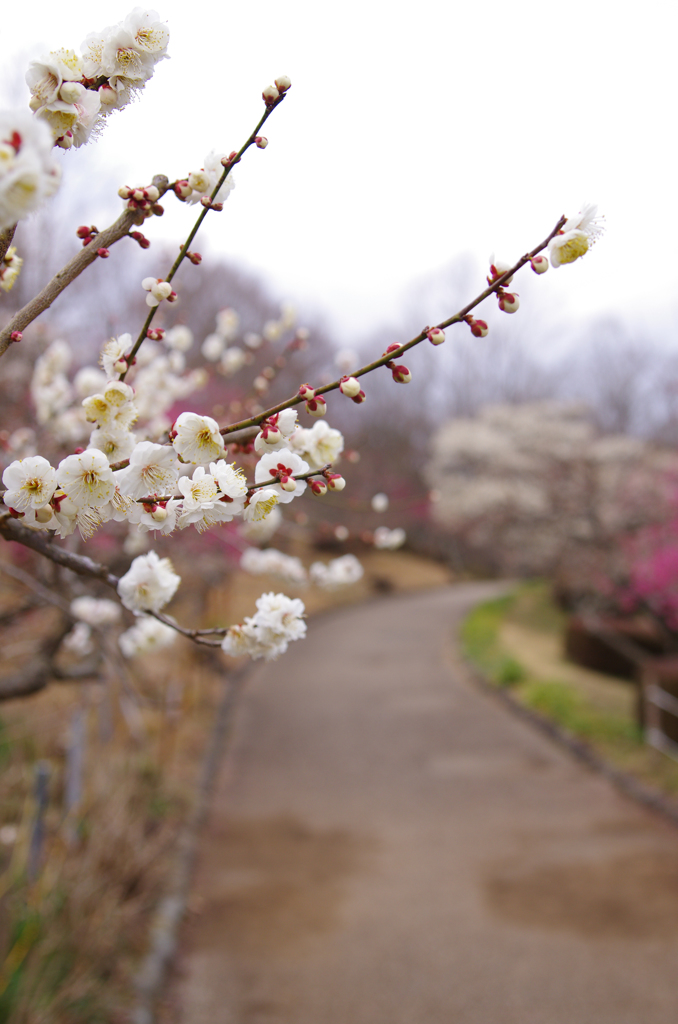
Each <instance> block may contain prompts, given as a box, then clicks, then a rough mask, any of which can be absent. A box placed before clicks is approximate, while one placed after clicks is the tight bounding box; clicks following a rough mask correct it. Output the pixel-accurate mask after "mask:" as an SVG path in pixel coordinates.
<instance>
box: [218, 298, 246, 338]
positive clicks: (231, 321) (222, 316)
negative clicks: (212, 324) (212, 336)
mask: <svg viewBox="0 0 678 1024" xmlns="http://www.w3.org/2000/svg"><path fill="white" fill-rule="evenodd" d="M239 327H240V317H239V316H238V314H237V313H236V311H235V310H234V309H231V307H230V306H227V307H226V308H225V309H220V310H219V312H218V313H217V332H218V333H219V334H220V335H221V337H222V338H223V339H224V341H233V339H234V338H235V337H236V336H237V334H238V328H239Z"/></svg>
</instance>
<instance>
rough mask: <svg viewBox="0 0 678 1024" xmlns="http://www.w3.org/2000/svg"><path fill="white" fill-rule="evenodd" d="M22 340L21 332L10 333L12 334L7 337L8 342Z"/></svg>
mask: <svg viewBox="0 0 678 1024" xmlns="http://www.w3.org/2000/svg"><path fill="white" fill-rule="evenodd" d="M22 338H23V334H22V333H21V331H12V333H11V334H10V336H9V340H10V341H16V342H19V341H21V340H22Z"/></svg>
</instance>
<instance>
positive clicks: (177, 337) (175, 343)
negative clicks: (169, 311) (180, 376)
mask: <svg viewBox="0 0 678 1024" xmlns="http://www.w3.org/2000/svg"><path fill="white" fill-rule="evenodd" d="M127 337H129V335H127ZM164 342H165V344H166V345H167V347H168V348H171V349H173V350H174V351H175V352H188V350H189V348H190V347H191V345H192V344H193V331H192V330H191V328H190V327H186V326H185V325H184V324H177V325H176V326H175V327H172V328H171V329H170V330H169V331H167V333H166V334H165V337H164Z"/></svg>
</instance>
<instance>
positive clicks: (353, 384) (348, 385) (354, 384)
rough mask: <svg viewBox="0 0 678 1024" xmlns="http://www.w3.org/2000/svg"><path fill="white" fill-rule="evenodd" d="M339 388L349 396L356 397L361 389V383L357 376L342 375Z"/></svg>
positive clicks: (343, 393)
mask: <svg viewBox="0 0 678 1024" xmlns="http://www.w3.org/2000/svg"><path fill="white" fill-rule="evenodd" d="M339 390H340V391H341V393H342V395H346V397H347V398H355V396H356V395H357V394H358V392H359V391H360V384H359V383H358V381H357V380H356V379H355V377H342V378H341V380H340V382H339Z"/></svg>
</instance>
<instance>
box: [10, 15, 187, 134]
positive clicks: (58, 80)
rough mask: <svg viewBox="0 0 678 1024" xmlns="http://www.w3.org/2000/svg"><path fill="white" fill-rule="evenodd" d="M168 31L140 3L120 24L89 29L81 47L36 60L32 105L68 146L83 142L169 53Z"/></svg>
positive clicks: (32, 68) (31, 75) (31, 73)
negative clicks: (77, 50)
mask: <svg viewBox="0 0 678 1024" xmlns="http://www.w3.org/2000/svg"><path fill="white" fill-rule="evenodd" d="M168 42H169V31H168V29H167V26H166V25H165V24H164V23H163V22H161V21H160V20H159V18H158V15H157V14H156V12H155V11H151V10H144V9H143V8H141V7H135V8H134V10H133V11H131V12H130V14H128V15H127V17H126V18H125V19H124V20H123V21H121V22H119V23H118V24H117V25H111V26H109V27H108V28H105V29H102V30H101V31H100V32H92V33H90V34H89V35H88V36H87V38H86V39H85V41H84V42H83V43H82V46H81V48H80V50H81V52H80V53H77V52H76V51H75V50H68V49H58V50H53V51H52V52H51V53H48V54H46V55H45V56H43V57H41V58H40V59H39V60H34V61H31V63H30V65H29V68H28V72H27V73H26V82H27V84H28V87H29V89H30V90H31V99H30V104H29V106H30V108H31V110H33V111H34V112H35V115H36V118H39V119H40V120H41V121H43V122H45V124H46V125H47V126H48V128H49V130H50V134H51V138H52V141H53V142H54V143H56V145H58V146H61V147H62V148H64V149H70V148H71V146H82V145H83V144H84V143H86V142H87V141H88V140H89V139H90V137H91V136H92V134H93V133H96V132H97V130H98V129H100V128H101V126H102V125H103V122H104V119H105V118H106V117H107V116H108V115H109V114H110V113H112V111H114V110H120V109H121V108H122V107H125V106H126V105H127V104H128V103H129V102H130V100H131V99H132V98H133V96H134V94H135V93H136V92H138V91H139V90H140V89H143V87H144V85H145V84H146V82H148V80H149V79H150V78H151V77H152V75H153V71H154V69H155V65H156V64H157V63H158V61H160V60H162V59H163V58H164V57H166V56H167V44H168Z"/></svg>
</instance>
